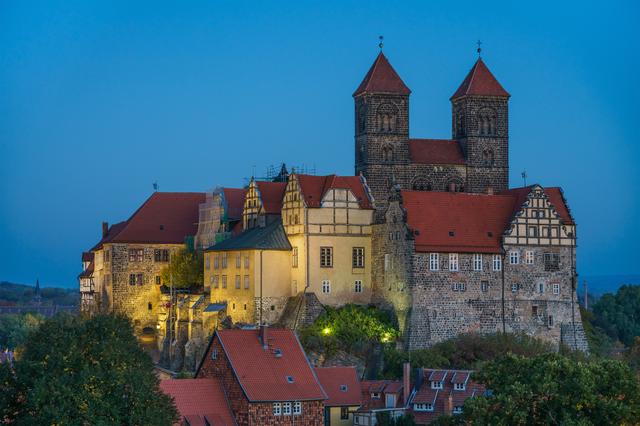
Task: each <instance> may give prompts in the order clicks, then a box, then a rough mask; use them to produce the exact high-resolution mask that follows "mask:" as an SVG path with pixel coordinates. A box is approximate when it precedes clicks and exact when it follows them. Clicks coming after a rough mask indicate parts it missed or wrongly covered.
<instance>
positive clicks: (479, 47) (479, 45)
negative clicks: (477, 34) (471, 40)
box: [476, 40, 482, 58]
mask: <svg viewBox="0 0 640 426" xmlns="http://www.w3.org/2000/svg"><path fill="white" fill-rule="evenodd" d="M476 44H477V45H478V48H477V49H476V52H478V58H479V57H480V56H481V52H482V42H481V41H480V40H478V42H477V43H476Z"/></svg>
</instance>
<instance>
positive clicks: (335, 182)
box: [296, 174, 373, 209]
mask: <svg viewBox="0 0 640 426" xmlns="http://www.w3.org/2000/svg"><path fill="white" fill-rule="evenodd" d="M296 177H297V178H298V184H299V185H300V190H301V191H302V196H303V197H304V202H305V204H306V205H307V207H310V208H317V207H320V203H321V202H322V199H323V197H324V195H325V194H326V193H327V191H329V190H330V189H335V188H340V189H348V190H350V191H351V192H352V193H353V195H354V196H355V197H356V199H357V200H358V204H359V205H360V208H363V209H372V208H373V207H372V205H371V200H370V199H369V195H368V193H367V190H366V189H365V186H364V182H363V181H362V179H361V178H360V177H359V176H336V175H327V176H312V175H298V174H297V175H296Z"/></svg>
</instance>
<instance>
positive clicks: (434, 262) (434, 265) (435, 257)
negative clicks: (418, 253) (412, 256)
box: [429, 253, 440, 271]
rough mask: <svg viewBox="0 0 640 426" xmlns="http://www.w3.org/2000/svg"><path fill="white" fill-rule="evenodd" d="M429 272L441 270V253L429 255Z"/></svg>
mask: <svg viewBox="0 0 640 426" xmlns="http://www.w3.org/2000/svg"><path fill="white" fill-rule="evenodd" d="M429 270H430V271H439V270H440V253H429Z"/></svg>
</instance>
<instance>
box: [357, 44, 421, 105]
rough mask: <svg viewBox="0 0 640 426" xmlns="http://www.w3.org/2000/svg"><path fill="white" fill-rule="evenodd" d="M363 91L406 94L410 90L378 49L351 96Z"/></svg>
mask: <svg viewBox="0 0 640 426" xmlns="http://www.w3.org/2000/svg"><path fill="white" fill-rule="evenodd" d="M365 92H368V93H397V94H400V95H408V94H410V93H411V90H410V89H409V88H408V87H407V86H406V85H405V84H404V82H403V81H402V79H401V78H400V76H399V75H398V73H397V72H396V70H394V69H393V67H392V66H391V64H390V63H389V61H388V60H387V57H386V56H384V53H382V51H380V53H379V54H378V57H377V58H376V60H375V61H374V62H373V65H371V68H369V72H367V75H366V76H365V77H364V80H362V83H360V86H358V89H357V90H356V91H355V93H354V94H353V96H358V95H360V94H362V93H365Z"/></svg>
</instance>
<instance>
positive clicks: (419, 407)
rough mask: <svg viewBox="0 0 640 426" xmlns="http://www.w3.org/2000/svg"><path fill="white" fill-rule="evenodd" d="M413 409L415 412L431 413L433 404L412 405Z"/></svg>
mask: <svg viewBox="0 0 640 426" xmlns="http://www.w3.org/2000/svg"><path fill="white" fill-rule="evenodd" d="M413 409H414V410H415V411H433V404H431V403H430V402H427V403H421V404H413Z"/></svg>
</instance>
